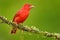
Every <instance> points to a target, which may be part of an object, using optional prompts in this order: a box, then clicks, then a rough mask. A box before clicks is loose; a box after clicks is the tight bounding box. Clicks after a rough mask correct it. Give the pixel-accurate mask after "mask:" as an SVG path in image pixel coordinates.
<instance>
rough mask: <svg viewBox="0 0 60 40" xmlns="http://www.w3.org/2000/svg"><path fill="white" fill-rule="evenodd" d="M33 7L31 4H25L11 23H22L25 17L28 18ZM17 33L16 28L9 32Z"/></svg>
mask: <svg viewBox="0 0 60 40" xmlns="http://www.w3.org/2000/svg"><path fill="white" fill-rule="evenodd" d="M33 7H34V6H33V5H31V4H25V5H24V6H23V7H22V9H21V10H19V11H18V12H17V13H16V14H15V16H14V18H13V22H15V23H17V24H19V23H23V22H24V21H25V20H26V19H27V17H28V16H29V12H30V10H31V8H33ZM16 31H17V28H16V27H13V29H12V30H11V34H15V33H16Z"/></svg>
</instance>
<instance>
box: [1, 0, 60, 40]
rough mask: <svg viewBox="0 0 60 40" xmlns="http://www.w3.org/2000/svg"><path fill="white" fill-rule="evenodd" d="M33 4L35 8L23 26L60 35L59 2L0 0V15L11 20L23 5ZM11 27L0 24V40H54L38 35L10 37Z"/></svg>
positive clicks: (48, 0)
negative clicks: (34, 27)
mask: <svg viewBox="0 0 60 40" xmlns="http://www.w3.org/2000/svg"><path fill="white" fill-rule="evenodd" d="M25 3H29V4H33V5H35V8H33V9H32V10H31V11H30V16H29V17H28V19H27V20H26V21H25V22H24V25H28V26H36V27H37V28H39V29H40V30H43V31H48V32H53V33H55V32H56V33H60V0H0V15H1V16H5V17H7V18H8V20H12V19H13V17H14V15H15V13H16V12H17V11H18V10H19V9H20V8H21V7H22V6H23V5H24V4H25ZM11 29H12V27H11V26H9V25H7V24H0V40H56V39H54V38H48V37H45V36H42V35H38V34H32V33H28V32H23V33H22V32H21V30H18V31H17V33H16V34H14V35H11V34H10V31H11Z"/></svg>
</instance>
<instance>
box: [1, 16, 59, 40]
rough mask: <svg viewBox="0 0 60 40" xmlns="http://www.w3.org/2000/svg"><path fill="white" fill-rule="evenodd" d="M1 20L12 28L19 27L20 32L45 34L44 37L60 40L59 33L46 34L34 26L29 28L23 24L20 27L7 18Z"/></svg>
mask: <svg viewBox="0 0 60 40" xmlns="http://www.w3.org/2000/svg"><path fill="white" fill-rule="evenodd" d="M0 19H1V20H2V22H3V23H6V24H8V25H11V26H12V27H17V28H18V29H20V30H23V31H27V32H31V33H35V34H43V35H44V36H47V37H53V38H56V39H57V40H60V34H59V33H49V32H46V31H45V32H44V31H41V30H39V29H38V28H36V27H33V26H32V27H28V26H24V25H21V24H20V25H18V24H16V23H14V22H12V21H9V20H7V18H5V17H3V16H0Z"/></svg>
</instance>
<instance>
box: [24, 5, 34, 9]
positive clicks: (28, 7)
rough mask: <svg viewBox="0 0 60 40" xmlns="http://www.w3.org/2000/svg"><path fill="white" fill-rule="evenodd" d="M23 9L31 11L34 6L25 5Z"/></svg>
mask: <svg viewBox="0 0 60 40" xmlns="http://www.w3.org/2000/svg"><path fill="white" fill-rule="evenodd" d="M23 7H24V8H25V9H26V10H30V9H32V8H33V7H35V6H34V5H32V4H25V5H24V6H23Z"/></svg>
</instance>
